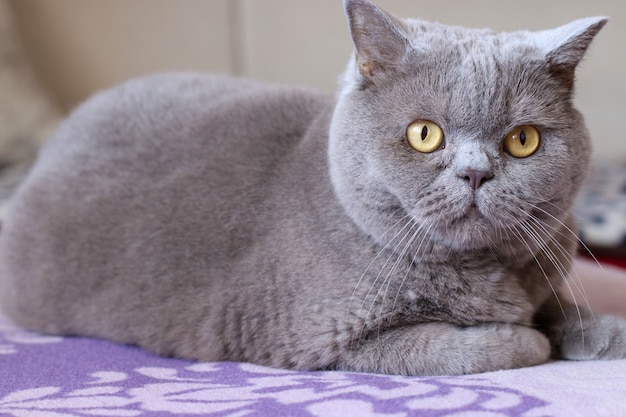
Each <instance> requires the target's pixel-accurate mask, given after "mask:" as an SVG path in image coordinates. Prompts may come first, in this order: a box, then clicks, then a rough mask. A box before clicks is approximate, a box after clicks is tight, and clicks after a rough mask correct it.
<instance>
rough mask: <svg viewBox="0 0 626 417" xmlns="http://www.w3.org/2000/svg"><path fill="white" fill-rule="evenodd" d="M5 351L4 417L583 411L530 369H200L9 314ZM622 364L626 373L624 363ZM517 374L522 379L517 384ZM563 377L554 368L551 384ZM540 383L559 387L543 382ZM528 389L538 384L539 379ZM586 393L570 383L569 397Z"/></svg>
mask: <svg viewBox="0 0 626 417" xmlns="http://www.w3.org/2000/svg"><path fill="white" fill-rule="evenodd" d="M0 349H2V353H3V354H2V355H0V375H1V377H0V378H1V379H0V415H2V416H15V417H26V416H28V417H44V416H45V417H60V416H155V415H158V416H180V415H212V416H224V417H226V416H229V417H239V416H241V417H243V416H261V417H262V416H272V417H273V416H303V417H304V416H325V417H333V416H351V415H354V416H363V417H366V416H389V417H400V416H432V417H435V416H458V417H460V416H463V417H478V416H482V417H495V416H529V417H532V416H543V415H557V414H551V412H552V411H554V410H563V414H562V415H578V414H576V412H575V411H576V409H575V408H574V409H570V410H567V409H562V408H561V405H559V404H557V406H555V405H554V404H551V403H550V401H549V395H548V396H547V397H546V396H545V395H543V396H541V395H539V394H541V392H542V389H541V387H539V389H537V387H535V388H534V389H532V390H530V391H525V390H524V388H525V385H524V384H520V383H519V380H520V378H521V380H522V381H523V380H525V379H528V376H524V374H523V373H524V372H526V374H527V375H531V374H530V373H529V369H527V370H514V371H501V372H495V373H490V374H482V375H469V376H463V377H401V376H386V375H371V374H358V373H349V372H296V371H287V370H279V369H271V368H265V367H261V366H256V365H250V364H242V363H230V362H220V363H193V362H188V361H182V360H177V359H168V358H162V357H157V356H154V355H151V354H149V353H147V352H144V351H142V350H140V349H137V348H133V347H128V346H121V345H116V344H113V343H109V342H106V341H101V340H94V339H86V338H59V337H45V336H39V335H34V334H31V333H27V332H24V331H22V330H20V329H17V328H15V327H14V326H12V325H11V324H10V323H9V322H8V321H6V320H5V319H3V318H2V317H0ZM614 363H615V364H621V366H622V368H621V369H622V371H623V370H626V362H625V361H616V362H614ZM555 365H558V363H557V364H552V365H545V366H544V367H549V366H555ZM535 369H542V367H538V368H535ZM552 372H553V371H552ZM520 373H521V374H520ZM515 375H517V378H518V380H517V382H515V383H514V384H511V383H510V381H516V379H515V378H516V377H515ZM563 375H567V373H565V374H563V373H560V372H555V373H554V376H553V379H554V378H562V377H563ZM621 375H624V373H622V374H621ZM601 376H604V375H602V374H599V377H601ZM531 379H532V378H531ZM570 379H571V378H570ZM585 381H586V378H584V379H582V380H578V382H577V384H580V383H582V384H583V385H584V383H585ZM539 382H543V383H544V384H545V383H546V382H547V383H548V385H545V386H550V383H552V384H554V380H553V381H552V382H550V381H549V378H548V379H546V378H545V377H541V378H540V379H539ZM621 382H624V380H623V379H622V381H621ZM621 382H620V384H618V385H615V386H614V387H613V389H618V390H621V391H620V394H618V396H616V397H615V398H618V399H619V401H622V400H623V398H624V396H625V395H626V388H619V387H624V385H625V384H622V383H621ZM529 383H530V386H531V387H532V386H533V385H536V384H537V381H532V380H529ZM586 389H587V388H586V387H584V386H583V387H581V386H578V385H576V386H574V385H572V386H570V387H569V392H568V394H567V395H566V396H563V395H561V396H560V397H561V401H563V400H564V399H566V398H570V399H571V397H570V394H571V393H574V392H576V391H577V390H579V391H580V392H579V393H582V392H584V391H585V390H586ZM544 394H545V393H544ZM610 394H611V395H615V392H612V393H610ZM546 398H548V399H546ZM625 409H626V408H625ZM551 410H552V411H551ZM609 410H610V408H609ZM558 415H560V414H558ZM589 415H591V414H589ZM593 415H599V414H593ZM606 415H610V414H606Z"/></svg>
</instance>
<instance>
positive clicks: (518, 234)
mask: <svg viewBox="0 0 626 417" xmlns="http://www.w3.org/2000/svg"><path fill="white" fill-rule="evenodd" d="M508 230H510V231H511V232H512V233H513V234H514V236H515V237H516V238H517V239H518V240H519V242H520V243H521V244H522V245H524V247H526V249H528V252H529V253H530V254H531V255H532V257H533V259H534V260H535V263H536V264H537V266H538V267H539V270H540V271H541V273H542V274H543V276H544V278H545V279H546V282H547V283H548V285H549V286H550V290H551V291H552V294H553V295H554V298H555V299H556V301H557V304H558V306H559V309H560V310H561V313H562V314H563V317H565V318H567V314H566V313H565V309H564V307H563V304H562V303H561V300H560V298H559V294H558V292H557V291H556V288H554V285H553V284H552V282H551V281H550V278H549V277H548V274H547V272H546V270H545V269H544V267H543V265H542V264H541V262H540V261H539V258H537V255H536V254H535V251H533V250H532V248H531V247H530V244H529V243H528V242H527V241H526V239H524V235H523V234H522V232H521V231H520V230H518V229H517V227H510V228H509V229H508Z"/></svg>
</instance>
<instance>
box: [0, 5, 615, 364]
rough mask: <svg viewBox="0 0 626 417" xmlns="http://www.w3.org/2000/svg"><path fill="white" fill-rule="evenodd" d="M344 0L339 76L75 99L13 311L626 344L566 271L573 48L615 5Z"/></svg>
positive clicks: (15, 264) (124, 321) (558, 345)
mask: <svg viewBox="0 0 626 417" xmlns="http://www.w3.org/2000/svg"><path fill="white" fill-rule="evenodd" d="M345 7H346V11H347V15H348V20H349V24H350V29H351V33H352V38H353V40H354V44H355V47H356V54H355V57H354V59H353V60H352V61H351V63H350V64H349V66H348V69H347V71H346V72H345V75H344V76H343V78H342V81H341V86H340V89H339V92H338V95H337V97H336V98H335V99H333V98H331V97H327V96H325V95H322V94H318V93H316V92H312V91H309V90H305V89H297V88H291V87H281V86H273V85H266V84H261V83H256V82H252V81H245V80H238V79H231V78H226V77H213V76H204V75H192V74H174V75H159V76H152V77H148V78H143V79H139V80H136V81H131V82H129V83H127V84H125V85H123V86H121V87H118V88H115V89H113V90H110V91H106V92H103V93H100V94H98V95H96V96H95V97H93V98H92V99H91V100H89V101H88V102H87V103H85V104H84V105H83V106H81V107H80V108H78V109H77V110H76V111H75V112H74V113H73V114H72V115H71V116H70V117H69V119H68V120H67V121H66V122H65V123H64V124H63V125H62V126H61V128H60V129H59V131H58V132H57V133H56V135H54V137H52V139H51V140H50V141H49V142H48V143H47V145H46V146H45V147H44V149H43V150H42V152H41V154H40V157H39V159H38V161H37V163H36V165H35V167H34V169H33V171H32V172H31V174H30V175H29V177H28V178H27V179H26V180H25V182H24V183H23V185H22V186H21V188H20V189H19V190H18V192H17V194H16V197H15V199H14V200H13V202H12V206H11V208H10V213H9V214H8V218H7V220H6V222H5V224H4V225H3V230H2V234H1V237H0V268H1V269H2V270H1V275H0V276H1V279H0V283H1V284H0V297H1V303H2V306H3V309H4V311H5V312H6V314H8V315H9V316H10V317H11V318H12V319H14V320H15V321H16V322H17V323H18V324H20V325H22V326H24V327H26V328H28V329H33V330H37V331H40V332H45V333H53V334H69V335H86V336H94V337H101V338H106V339H110V340H114V341H117V342H121V343H129V344H135V345H138V346H141V347H143V348H145V349H149V350H151V351H153V352H156V353H158V354H162V355H172V356H177V357H183V358H189V359H194V360H201V361H220V360H236V361H249V362H254V363H258V364H263V365H269V366H275V367H287V368H296V369H342V370H351V371H366V372H379V373H392V374H408V375H424V374H466V373H474V372H484V371H492V370H497V369H504V368H514V367H522V366H530V365H536V364H540V363H542V362H545V361H547V360H548V359H549V358H550V357H551V355H552V357H555V358H568V359H594V358H602V359H609V358H624V357H626V322H624V321H622V320H620V319H618V318H615V317H610V316H595V317H594V316H593V315H592V314H591V313H590V312H589V311H587V310H586V309H584V308H582V307H581V308H577V307H575V306H573V305H569V304H567V303H566V302H565V301H564V300H562V299H561V297H559V294H558V291H559V288H561V286H562V285H561V284H562V281H563V280H564V279H565V277H566V275H567V273H568V270H569V268H570V264H571V262H572V257H573V254H574V252H575V248H576V244H577V241H576V238H575V235H574V232H573V228H574V226H573V221H572V216H571V214H570V206H571V204H572V200H573V199H574V196H575V195H576V192H577V190H578V188H579V186H580V184H581V181H582V180H583V177H584V176H585V172H586V170H587V165H588V162H589V154H590V141H589V137H588V133H587V131H586V129H585V126H584V123H583V119H582V117H581V115H580V114H579V113H578V111H577V110H575V109H574V108H573V105H572V94H573V82H574V72H575V68H576V66H577V64H578V63H579V61H580V60H581V58H582V56H583V54H584V52H585V50H586V48H587V47H588V45H589V43H590V42H591V40H592V38H593V37H594V35H596V33H597V32H598V31H599V30H600V29H601V28H602V26H604V24H605V22H606V20H605V19H603V18H588V19H582V20H577V21H575V22H572V23H570V24H568V25H565V26H562V27H560V28H557V29H554V30H548V31H543V32H537V33H529V32H515V33H501V34H496V33H494V32H492V31H488V30H473V29H463V28H458V27H449V26H444V25H440V24H434V23H427V22H423V21H417V20H400V19H397V18H395V17H392V16H390V15H388V14H386V13H385V12H383V11H381V10H380V9H379V8H377V7H376V6H374V5H372V4H370V3H369V2H367V1H365V0H346V2H345Z"/></svg>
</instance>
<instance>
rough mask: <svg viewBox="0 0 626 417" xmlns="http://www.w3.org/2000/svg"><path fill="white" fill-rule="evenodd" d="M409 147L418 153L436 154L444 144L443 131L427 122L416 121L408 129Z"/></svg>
mask: <svg viewBox="0 0 626 417" xmlns="http://www.w3.org/2000/svg"><path fill="white" fill-rule="evenodd" d="M406 137H407V140H408V142H409V145H411V147H412V148H413V149H415V150H416V151H418V152H423V153H430V152H434V151H436V150H437V149H439V147H440V146H441V144H442V143H443V130H441V128H440V127H439V126H437V124H435V123H433V122H429V121H427V120H416V121H414V122H413V123H411V124H410V125H409V127H407V129H406Z"/></svg>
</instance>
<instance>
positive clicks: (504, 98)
mask: <svg viewBox="0 0 626 417" xmlns="http://www.w3.org/2000/svg"><path fill="white" fill-rule="evenodd" d="M345 9H346V14H347V16H348V22H349V26H350V31H351V35H352V39H353V41H354V46H355V54H354V57H353V59H352V60H351V61H350V64H349V65H348V68H347V70H346V72H345V74H344V75H343V77H342V80H341V85H340V89H339V91H338V95H337V105H336V108H335V112H334V115H333V119H332V123H331V129H330V142H329V164H330V174H331V179H332V181H333V185H334V188H335V192H336V194H337V197H338V198H339V200H340V201H341V203H342V205H343V206H344V208H345V209H346V212H347V213H348V214H349V215H350V216H351V217H352V219H353V220H354V221H355V222H356V224H357V225H359V226H360V227H361V228H362V229H363V230H364V231H365V232H366V233H368V234H370V235H371V236H372V237H373V238H374V239H376V240H378V241H379V242H380V243H381V244H386V243H388V242H389V241H390V239H391V238H392V237H396V236H406V239H410V238H411V236H413V238H414V239H417V240H419V239H421V240H424V239H427V240H429V241H431V242H432V241H434V242H439V243H441V244H442V245H445V246H446V247H448V248H450V250H459V251H465V250H476V249H481V248H490V250H493V248H497V247H498V245H501V244H502V242H501V240H502V239H503V238H504V237H507V236H508V237H510V236H511V235H514V236H517V234H516V233H519V231H520V230H523V229H524V227H532V228H536V227H537V226H536V225H537V222H538V221H542V222H544V223H547V224H548V225H545V226H541V227H543V228H544V229H545V230H547V229H546V228H547V227H554V226H553V225H552V223H554V222H557V223H558V222H559V221H560V222H563V221H565V219H566V217H567V216H568V212H569V208H570V206H571V204H572V201H573V199H574V197H575V194H576V192H577V190H578V189H579V186H580V184H581V181H582V180H583V178H584V176H585V174H586V171H587V166H588V163H589V158H590V140H589V135H588V132H587V130H586V127H585V125H584V122H583V119H582V117H581V115H580V113H579V112H578V111H577V110H576V109H575V108H574V107H573V103H572V98H573V88H574V75H575V70H576V67H577V65H578V63H579V62H580V60H581V59H582V57H583V55H584V53H585V51H586V49H587V47H588V46H589V44H590V42H591V40H592V39H593V37H594V36H595V35H596V34H597V33H598V32H599V31H600V29H601V28H602V27H603V26H604V24H605V23H606V19H605V18H598V17H593V18H587V19H581V20H577V21H574V22H572V23H570V24H567V25H564V26H561V27H559V28H556V29H552V30H546V31H541V32H526V31H520V32H511V33H496V32H493V31H490V30H477V29H466V28H461V27H452V26H446V25H442V24H438V23H430V22H425V21H420V20H412V19H406V20H401V19H398V18H396V17H393V16H391V15H389V14H387V13H386V12H384V11H382V10H381V9H379V8H378V7H376V6H375V5H373V4H371V3H369V2H368V1H366V0H346V1H345ZM542 224H543V223H542ZM533 225H534V226H533ZM518 229H519V230H518ZM416 236H417V237H416Z"/></svg>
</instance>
